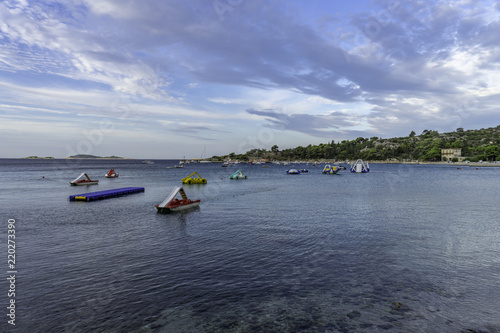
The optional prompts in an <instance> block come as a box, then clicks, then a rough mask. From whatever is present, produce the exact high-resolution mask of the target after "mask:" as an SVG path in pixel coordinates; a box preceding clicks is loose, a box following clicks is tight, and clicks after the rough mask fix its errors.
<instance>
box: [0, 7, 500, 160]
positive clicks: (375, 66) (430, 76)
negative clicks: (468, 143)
mask: <svg viewBox="0 0 500 333" xmlns="http://www.w3.org/2000/svg"><path fill="white" fill-rule="evenodd" d="M499 31H500V3H499V2H497V1H489V0H484V1H474V0H470V1H468V0H457V1H452V0H448V1H435V0H430V1H405V0H401V1H383V0H372V1H369V0H360V1H349V2H348V1H340V0H309V1H297V0H296V1H291V0H289V1H284V0H283V1H282V0H189V1H186V0H60V1H44V0H37V1H28V0H18V1H14V0H3V1H2V2H1V3H0V142H1V144H0V158H16V157H26V156H30V155H38V156H53V157H61V158H62V157H67V156H70V155H75V154H92V155H98V156H110V155H117V156H122V157H128V158H138V159H177V158H183V157H186V158H206V157H211V156H213V155H225V154H229V153H231V152H234V153H237V154H241V153H245V152H246V151H248V150H251V149H254V148H264V149H268V150H269V149H270V148H271V147H272V146H273V145H277V146H278V147H279V149H280V150H281V149H286V148H294V147H297V146H307V145H309V144H313V145H314V144H319V143H329V142H331V141H332V140H334V141H335V142H338V141H342V140H352V139H356V138H357V137H366V138H369V137H373V136H377V137H381V138H392V137H401V136H408V135H409V134H410V132H411V131H415V132H416V133H417V134H420V133H421V132H422V131H424V130H426V129H428V130H437V131H438V132H440V133H442V132H451V131H454V130H456V129H457V128H459V127H462V128H464V129H480V128H487V127H494V126H498V125H500V109H499V107H498V106H499V105H500V34H499V33H498V32H499Z"/></svg>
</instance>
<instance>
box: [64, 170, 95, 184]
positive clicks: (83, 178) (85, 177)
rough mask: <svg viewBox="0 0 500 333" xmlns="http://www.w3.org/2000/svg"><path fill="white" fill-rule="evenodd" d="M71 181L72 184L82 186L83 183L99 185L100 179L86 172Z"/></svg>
mask: <svg viewBox="0 0 500 333" xmlns="http://www.w3.org/2000/svg"><path fill="white" fill-rule="evenodd" d="M69 183H70V185H71V186H82V185H97V184H98V183H99V181H98V180H92V179H90V177H89V176H88V175H87V174H86V173H85V172H84V173H82V174H81V175H80V176H78V177H76V178H75V179H73V180H72V181H70V182H69Z"/></svg>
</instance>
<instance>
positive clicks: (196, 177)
mask: <svg viewBox="0 0 500 333" xmlns="http://www.w3.org/2000/svg"><path fill="white" fill-rule="evenodd" d="M182 183H183V184H206V183H207V180H206V179H205V178H201V176H200V174H199V173H198V172H196V171H195V172H193V173H192V174H190V175H189V176H187V177H186V178H182Z"/></svg>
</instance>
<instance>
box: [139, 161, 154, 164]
mask: <svg viewBox="0 0 500 333" xmlns="http://www.w3.org/2000/svg"><path fill="white" fill-rule="evenodd" d="M141 163H142V164H155V162H152V161H146V160H145V161H142V162H141Z"/></svg>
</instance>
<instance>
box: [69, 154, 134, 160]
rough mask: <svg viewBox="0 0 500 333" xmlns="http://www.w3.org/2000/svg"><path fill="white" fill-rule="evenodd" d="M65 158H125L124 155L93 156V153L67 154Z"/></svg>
mask: <svg viewBox="0 0 500 333" xmlns="http://www.w3.org/2000/svg"><path fill="white" fill-rule="evenodd" d="M66 158H72V159H84V158H87V159H108V160H118V159H120V160H123V159H126V157H120V156H114V155H112V156H104V157H103V156H95V155H87V154H78V155H73V156H68V157H66Z"/></svg>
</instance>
